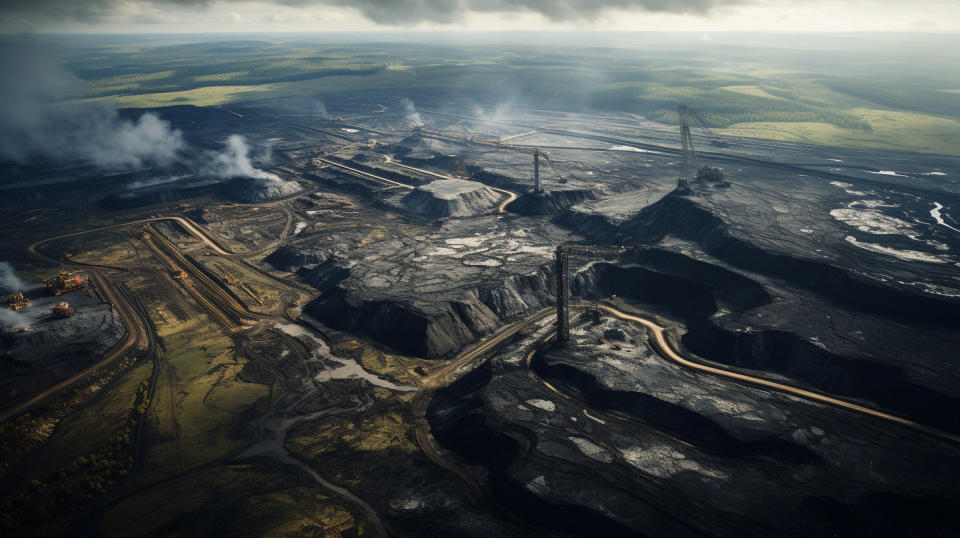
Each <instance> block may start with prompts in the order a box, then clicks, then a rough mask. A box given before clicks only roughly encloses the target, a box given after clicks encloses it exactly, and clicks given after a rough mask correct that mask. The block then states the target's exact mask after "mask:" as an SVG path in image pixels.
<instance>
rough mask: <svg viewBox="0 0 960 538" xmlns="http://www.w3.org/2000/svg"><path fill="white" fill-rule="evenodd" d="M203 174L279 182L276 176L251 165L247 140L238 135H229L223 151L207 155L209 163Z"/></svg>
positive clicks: (225, 177)
mask: <svg viewBox="0 0 960 538" xmlns="http://www.w3.org/2000/svg"><path fill="white" fill-rule="evenodd" d="M205 172H206V173H208V174H210V175H214V176H217V177H221V178H224V179H230V178H235V177H251V178H256V179H267V180H273V181H280V178H279V177H277V175H276V174H271V173H270V172H265V171H263V170H260V169H259V168H257V167H255V166H254V165H253V162H252V161H251V160H250V146H248V145H247V140H246V139H245V138H244V137H242V136H240V135H230V136H229V137H228V138H227V141H226V147H225V148H224V150H223V151H221V152H220V153H213V154H210V155H209V163H208V164H207V165H206V167H205Z"/></svg>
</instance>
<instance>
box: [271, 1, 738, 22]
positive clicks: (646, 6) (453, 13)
mask: <svg viewBox="0 0 960 538" xmlns="http://www.w3.org/2000/svg"><path fill="white" fill-rule="evenodd" d="M280 1H281V2H282V3H284V4H288V5H292V4H298V5H305V4H310V3H326V4H334V3H335V4H337V5H342V6H349V7H353V8H356V9H357V10H359V11H360V12H361V13H362V14H363V15H364V16H365V17H367V18H368V19H370V20H372V21H374V22H377V23H380V24H397V23H417V22H452V21H456V20H457V19H459V18H460V17H461V16H462V15H463V14H465V13H467V12H468V11H477V12H494V13H495V12H533V13H539V14H541V15H543V16H545V17H547V18H548V19H550V20H553V21H575V20H583V19H593V18H595V17H597V16H598V15H600V14H601V13H603V12H604V11H607V10H611V9H625V10H640V11H650V12H660V13H707V12H709V11H710V10H711V9H713V8H715V7H719V6H724V5H734V4H742V3H745V1H746V0H512V1H508V0H390V1H383V0H329V1H328V0H319V1H313V0H280Z"/></svg>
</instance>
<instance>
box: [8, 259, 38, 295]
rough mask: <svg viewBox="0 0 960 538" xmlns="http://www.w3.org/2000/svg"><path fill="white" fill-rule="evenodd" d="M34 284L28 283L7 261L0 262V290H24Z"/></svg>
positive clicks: (9, 291)
mask: <svg viewBox="0 0 960 538" xmlns="http://www.w3.org/2000/svg"><path fill="white" fill-rule="evenodd" d="M34 287H36V286H32V285H28V284H27V283H26V282H24V281H23V280H22V279H21V278H20V277H18V276H17V272H16V271H15V270H14V269H13V266H12V265H10V263H9V262H0V291H3V292H6V293H11V292H14V291H24V290H27V289H30V288H34Z"/></svg>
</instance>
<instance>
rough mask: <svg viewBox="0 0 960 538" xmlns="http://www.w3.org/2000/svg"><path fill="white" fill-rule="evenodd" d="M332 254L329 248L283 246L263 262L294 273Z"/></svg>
mask: <svg viewBox="0 0 960 538" xmlns="http://www.w3.org/2000/svg"><path fill="white" fill-rule="evenodd" d="M332 253H333V250H332V249H329V248H297V247H293V246H290V245H284V246H282V247H280V248H278V249H277V250H275V251H273V252H272V253H270V255H269V256H267V257H266V258H264V259H263V261H265V262H267V263H269V264H270V265H272V266H274V267H276V268H277V269H280V270H281V271H291V272H292V271H296V270H297V269H299V268H301V267H303V266H305V265H316V264H318V263H320V262H322V261H324V260H326V259H327V258H328V257H329V256H330V255H331V254H332Z"/></svg>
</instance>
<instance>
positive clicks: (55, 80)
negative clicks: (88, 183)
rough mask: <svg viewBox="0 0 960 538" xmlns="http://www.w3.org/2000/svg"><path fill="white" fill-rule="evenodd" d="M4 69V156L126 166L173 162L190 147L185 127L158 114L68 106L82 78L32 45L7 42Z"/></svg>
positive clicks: (0, 102) (0, 116) (0, 151)
mask: <svg viewBox="0 0 960 538" xmlns="http://www.w3.org/2000/svg"><path fill="white" fill-rule="evenodd" d="M0 70H2V72H3V73H4V75H3V77H2V78H0V158H5V159H7V160H13V161H15V162H21V163H22V162H28V161H30V160H31V159H36V158H44V157H46V158H54V159H58V160H79V161H83V162H89V163H92V164H94V165H97V166H98V167H100V168H103V169H109V170H118V169H119V170H122V169H134V168H141V167H143V166H148V165H160V166H164V165H168V164H171V163H172V162H174V161H176V160H177V159H178V157H179V155H180V152H181V151H182V150H183V148H184V146H185V144H184V141H183V137H182V135H181V133H180V131H177V130H175V129H171V127H170V124H169V123H167V122H165V121H163V120H162V119H160V118H159V117H158V116H156V115H155V114H150V113H146V114H143V115H142V116H140V117H139V119H137V120H129V119H124V118H121V117H120V115H119V114H118V112H117V111H116V109H114V108H112V107H110V106H107V105H103V104H62V103H63V102H64V101H67V100H69V99H72V98H77V97H78V96H80V95H81V91H82V88H83V83H82V81H80V80H79V79H77V78H76V77H74V76H73V75H71V74H70V73H68V72H67V71H66V70H64V69H63V68H62V67H61V66H60V65H59V64H57V62H55V61H54V60H53V59H52V58H50V57H47V56H45V55H43V54H42V53H39V52H37V50H36V47H31V46H29V43H18V44H12V43H5V46H4V47H2V49H0ZM57 103H61V104H57Z"/></svg>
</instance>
